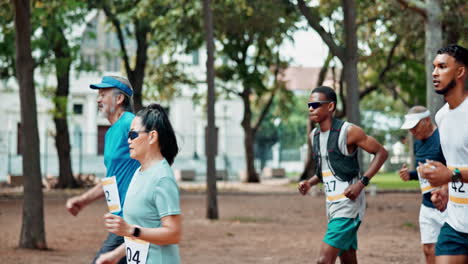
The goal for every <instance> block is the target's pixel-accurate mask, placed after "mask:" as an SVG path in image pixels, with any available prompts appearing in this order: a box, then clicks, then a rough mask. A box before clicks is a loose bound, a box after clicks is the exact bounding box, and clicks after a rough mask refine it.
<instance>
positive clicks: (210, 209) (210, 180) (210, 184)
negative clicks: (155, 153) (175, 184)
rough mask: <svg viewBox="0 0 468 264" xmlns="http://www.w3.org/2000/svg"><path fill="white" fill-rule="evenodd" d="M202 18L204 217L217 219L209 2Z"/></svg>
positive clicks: (211, 40)
mask: <svg viewBox="0 0 468 264" xmlns="http://www.w3.org/2000/svg"><path fill="white" fill-rule="evenodd" d="M203 17H204V26H205V39H206V48H207V59H206V83H207V86H208V96H207V105H208V109H207V112H208V129H207V130H206V132H207V135H206V142H205V144H206V148H205V149H206V150H207V153H206V190H207V191H206V196H207V197H206V217H207V218H208V219H218V218H219V216H218V201H217V198H216V196H217V189H216V160H215V158H216V149H215V147H217V144H216V142H217V140H216V137H217V133H216V124H215V101H216V97H215V86H214V76H215V71H214V41H213V17H212V11H211V1H210V0H203Z"/></svg>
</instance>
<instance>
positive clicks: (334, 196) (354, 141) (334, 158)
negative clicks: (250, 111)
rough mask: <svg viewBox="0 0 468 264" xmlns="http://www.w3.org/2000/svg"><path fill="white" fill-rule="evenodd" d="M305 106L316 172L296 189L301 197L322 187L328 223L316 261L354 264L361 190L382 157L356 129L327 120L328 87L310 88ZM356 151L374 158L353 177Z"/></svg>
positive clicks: (331, 100) (331, 102)
mask: <svg viewBox="0 0 468 264" xmlns="http://www.w3.org/2000/svg"><path fill="white" fill-rule="evenodd" d="M308 106H309V118H310V120H312V121H314V122H316V123H318V124H319V126H320V127H319V128H316V129H315V130H314V132H313V133H311V136H312V137H315V140H312V141H313V142H314V141H315V142H316V143H317V144H315V143H313V147H314V149H315V150H314V160H315V164H316V167H317V170H316V175H314V176H313V177H311V178H310V179H309V180H305V181H301V182H300V183H299V186H298V189H299V192H300V193H301V194H302V195H305V194H307V192H308V191H309V189H310V188H311V186H313V185H315V184H317V183H319V182H320V181H322V182H323V186H324V189H325V193H326V208H327V217H328V225H327V232H326V234H325V237H324V239H323V241H322V243H321V247H320V256H319V258H318V260H317V263H335V261H336V258H337V257H338V256H339V257H340V261H341V263H345V264H348V263H357V257H356V250H357V231H358V229H359V226H360V224H361V220H362V217H363V215H364V211H365V207H366V202H365V196H364V191H363V189H364V188H365V186H367V184H369V180H370V179H371V178H372V177H373V176H374V175H375V174H376V173H377V172H378V171H379V169H380V167H381V166H382V164H383V163H384V162H385V160H386V159H387V156H388V153H387V151H386V150H385V148H384V147H383V146H382V145H381V144H380V143H379V142H377V140H375V139H374V138H373V137H371V136H368V135H367V134H366V133H365V132H364V130H363V129H362V128H360V127H359V126H356V125H353V124H351V123H348V122H342V121H340V120H338V119H334V118H333V114H334V112H335V110H336V93H335V91H334V90H333V89H332V88H330V87H326V86H321V87H318V88H315V89H314V90H313V91H312V93H311V95H310V98H309V103H308ZM329 139H330V140H329ZM358 148H361V149H363V150H364V151H366V152H368V153H370V154H374V155H375V156H374V158H373V159H372V161H371V163H370V164H369V167H368V168H367V170H365V172H364V174H363V175H360V173H359V163H358V162H357V150H358ZM345 160H346V161H345Z"/></svg>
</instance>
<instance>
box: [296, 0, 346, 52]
mask: <svg viewBox="0 0 468 264" xmlns="http://www.w3.org/2000/svg"><path fill="white" fill-rule="evenodd" d="M297 6H298V7H299V10H300V11H301V13H302V15H304V17H305V18H306V20H307V22H308V23H309V25H310V26H311V27H312V28H313V29H314V30H315V31H316V32H317V33H318V34H319V35H320V37H321V38H322V40H323V42H325V44H327V46H328V48H329V49H330V51H331V53H332V54H333V55H335V56H336V57H338V59H340V60H341V61H344V60H345V53H344V48H343V47H341V46H338V45H337V44H336V43H335V41H334V40H333V36H332V35H331V34H330V33H329V32H327V31H326V30H325V29H324V28H323V27H322V26H321V25H320V20H319V19H318V15H317V14H312V12H311V8H309V7H308V6H307V5H306V3H305V2H304V0H298V1H297Z"/></svg>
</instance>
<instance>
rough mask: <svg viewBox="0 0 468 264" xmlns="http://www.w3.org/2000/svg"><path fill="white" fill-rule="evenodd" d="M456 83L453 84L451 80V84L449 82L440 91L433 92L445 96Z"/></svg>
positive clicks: (453, 81)
mask: <svg viewBox="0 0 468 264" xmlns="http://www.w3.org/2000/svg"><path fill="white" fill-rule="evenodd" d="M456 84H457V83H456V82H455V79H453V80H452V81H451V82H449V83H448V84H447V85H446V86H445V87H444V88H443V89H441V90H435V92H436V93H438V94H446V93H447V92H448V91H450V90H451V89H452V88H453V87H455V85H456Z"/></svg>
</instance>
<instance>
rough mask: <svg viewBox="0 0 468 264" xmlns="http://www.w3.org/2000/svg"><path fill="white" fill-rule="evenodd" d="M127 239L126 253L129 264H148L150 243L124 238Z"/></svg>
mask: <svg viewBox="0 0 468 264" xmlns="http://www.w3.org/2000/svg"><path fill="white" fill-rule="evenodd" d="M124 239H125V251H126V254H127V263H128V264H146V258H147V257H148V249H149V244H150V243H149V242H146V241H143V240H140V239H135V238H130V237H124Z"/></svg>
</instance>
